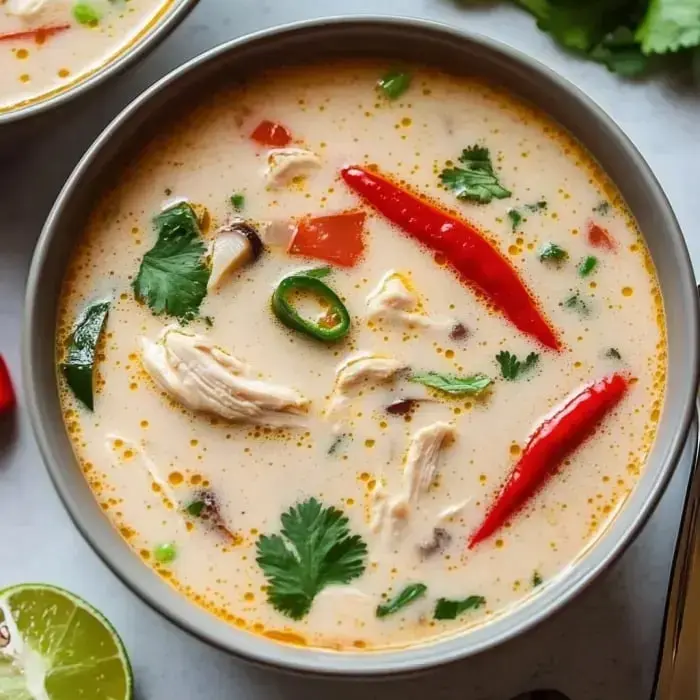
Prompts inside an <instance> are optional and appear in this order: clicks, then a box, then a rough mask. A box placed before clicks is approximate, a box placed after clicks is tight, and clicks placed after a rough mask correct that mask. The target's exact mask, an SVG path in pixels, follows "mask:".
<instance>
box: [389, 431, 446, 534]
mask: <svg viewBox="0 0 700 700" xmlns="http://www.w3.org/2000/svg"><path fill="white" fill-rule="evenodd" d="M455 434H456V431H455V429H454V426H452V425H450V424H449V423H444V422H442V421H437V422H436V423H432V424H431V425H428V426H426V427H425V428H421V429H420V430H418V431H417V432H416V433H415V434H414V435H413V437H412V438H411V444H410V445H409V448H408V454H407V456H406V466H405V467H404V472H403V489H402V491H401V493H400V494H398V495H396V496H394V497H393V498H392V499H391V500H390V501H389V504H388V508H386V509H384V506H383V504H380V505H381V507H382V510H378V511H377V519H378V520H379V519H380V520H381V522H380V523H379V526H380V527H381V526H382V525H383V524H384V523H385V522H388V523H389V526H390V531H391V533H392V534H394V535H396V534H398V533H399V532H400V531H401V530H402V529H403V528H404V527H405V525H406V524H407V523H408V519H409V518H410V516H411V512H412V510H413V508H414V507H415V505H416V503H417V502H418V499H419V497H420V496H421V495H422V494H424V493H427V492H428V490H429V489H430V485H431V484H432V483H433V480H434V479H435V474H436V473H437V468H438V459H439V457H440V452H441V450H442V448H443V447H444V446H445V444H446V443H447V442H448V441H450V440H452V439H453V438H454V436H455Z"/></svg>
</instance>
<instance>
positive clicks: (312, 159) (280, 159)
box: [265, 148, 321, 188]
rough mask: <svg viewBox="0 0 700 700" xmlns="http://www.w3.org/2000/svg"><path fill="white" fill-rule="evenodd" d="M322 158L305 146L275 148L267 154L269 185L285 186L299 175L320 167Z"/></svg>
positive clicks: (266, 176)
mask: <svg viewBox="0 0 700 700" xmlns="http://www.w3.org/2000/svg"><path fill="white" fill-rule="evenodd" d="M320 165H321V159H320V158H319V157H318V156H317V155H316V154H315V153H313V152H312V151H307V150H306V149H305V148H273V149H272V150H271V151H269V152H268V154H267V168H266V169H265V180H266V181H267V184H268V186H269V187H273V188H274V187H284V185H287V184H288V183H289V182H290V181H291V180H292V179H293V178H295V177H297V176H298V175H307V174H308V173H309V172H310V171H311V170H315V169H316V168H318V167H320Z"/></svg>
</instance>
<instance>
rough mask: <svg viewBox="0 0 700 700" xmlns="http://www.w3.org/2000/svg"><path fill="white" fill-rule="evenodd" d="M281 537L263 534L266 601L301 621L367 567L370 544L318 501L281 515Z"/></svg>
mask: <svg viewBox="0 0 700 700" xmlns="http://www.w3.org/2000/svg"><path fill="white" fill-rule="evenodd" d="M281 520H282V530H281V533H280V534H279V535H261V536H260V538H259V539H258V542H257V559H256V561H257V562H258V565H259V566H260V568H261V569H262V571H263V574H264V575H265V578H266V579H267V581H268V590H267V598H268V601H269V602H270V604H271V605H272V606H273V607H274V608H275V609H276V610H279V612H281V613H283V614H284V615H287V616H288V617H291V618H293V619H295V620H300V619H301V618H303V617H304V616H305V615H306V614H308V612H309V610H310V609H311V605H312V603H313V601H314V598H315V597H316V596H317V595H318V594H319V593H320V592H321V591H322V590H323V589H324V588H325V587H326V586H329V585H332V584H336V583H350V581H352V580H353V579H356V578H358V577H359V576H361V575H362V574H363V572H364V570H365V567H366V559H367V544H366V543H365V542H364V540H363V539H362V538H361V537H360V536H359V535H352V534H350V530H349V528H348V523H349V521H348V518H347V517H346V516H345V515H344V513H343V512H342V511H341V510H338V509H337V508H334V507H333V506H330V507H327V508H324V507H323V506H322V505H321V503H319V502H318V501H317V500H316V499H315V498H310V499H308V500H307V501H304V502H303V503H300V504H298V505H296V506H292V507H291V508H290V509H289V510H288V511H287V512H286V513H283V514H282V517H281Z"/></svg>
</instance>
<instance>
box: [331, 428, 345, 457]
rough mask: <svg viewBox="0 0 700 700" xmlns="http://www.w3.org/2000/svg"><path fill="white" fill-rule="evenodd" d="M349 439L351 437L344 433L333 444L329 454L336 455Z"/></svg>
mask: <svg viewBox="0 0 700 700" xmlns="http://www.w3.org/2000/svg"><path fill="white" fill-rule="evenodd" d="M349 437H350V435H349V434H348V433H342V435H337V436H336V438H335V439H334V440H333V442H332V443H331V446H330V447H329V448H328V454H329V455H334V454H335V453H336V452H337V451H338V450H339V449H340V447H341V446H342V444H343V443H344V442H345V441H346V440H347V439H348V438H349Z"/></svg>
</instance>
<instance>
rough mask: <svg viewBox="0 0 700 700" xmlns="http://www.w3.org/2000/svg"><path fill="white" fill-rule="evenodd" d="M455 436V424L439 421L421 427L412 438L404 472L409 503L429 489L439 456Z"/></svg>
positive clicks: (405, 489)
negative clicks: (447, 442) (446, 443)
mask: <svg viewBox="0 0 700 700" xmlns="http://www.w3.org/2000/svg"><path fill="white" fill-rule="evenodd" d="M454 436H455V429H454V426H452V425H450V424H449V423H443V422H442V421H438V422H436V423H433V424H432V425H428V426H426V427H425V428H421V429H420V430H419V431H418V432H416V433H415V435H414V436H413V437H412V438H411V445H410V446H409V448H408V455H407V457H406V467H405V469H404V473H403V479H404V491H405V495H406V498H407V500H408V502H409V503H415V502H416V501H417V500H418V497H419V496H420V495H422V494H424V493H426V492H427V491H428V489H429V488H430V484H432V483H433V479H435V474H436V473H437V467H438V457H439V456H440V451H441V450H442V448H443V446H444V445H445V442H446V441H448V440H451V439H453V438H454Z"/></svg>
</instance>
